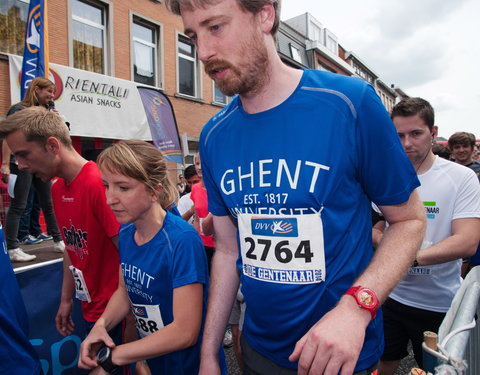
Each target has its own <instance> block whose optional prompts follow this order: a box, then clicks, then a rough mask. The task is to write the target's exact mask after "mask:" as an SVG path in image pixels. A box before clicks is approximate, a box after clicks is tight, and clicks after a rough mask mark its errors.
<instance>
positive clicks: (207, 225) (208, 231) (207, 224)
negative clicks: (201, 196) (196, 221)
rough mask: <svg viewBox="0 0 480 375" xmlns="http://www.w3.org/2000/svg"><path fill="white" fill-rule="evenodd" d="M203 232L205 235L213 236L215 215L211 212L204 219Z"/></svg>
mask: <svg viewBox="0 0 480 375" xmlns="http://www.w3.org/2000/svg"><path fill="white" fill-rule="evenodd" d="M202 233H203V234H204V235H205V236H212V235H213V233H214V230H213V215H212V214H211V213H210V212H209V213H208V215H207V217H206V218H205V219H203V220H202Z"/></svg>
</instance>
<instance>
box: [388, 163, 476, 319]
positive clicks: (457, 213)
mask: <svg viewBox="0 0 480 375" xmlns="http://www.w3.org/2000/svg"><path fill="white" fill-rule="evenodd" d="M418 177H419V179H420V182H421V186H420V187H419V188H418V189H417V190H418V192H419V194H420V199H421V200H422V202H423V204H424V206H425V214H426V216H427V231H426V233H425V237H424V240H423V244H422V247H421V248H422V249H423V248H427V247H430V246H432V245H434V244H436V243H438V242H440V241H442V240H444V239H446V238H447V237H450V236H451V235H452V221H453V220H455V219H465V218H480V185H479V184H478V179H477V176H476V175H475V173H474V172H473V171H472V170H471V169H469V168H467V167H464V166H462V165H459V164H456V163H453V162H450V161H448V160H445V159H442V158H439V157H437V158H436V159H435V162H434V163H433V165H432V167H431V168H430V169H429V170H428V171H427V172H425V173H424V174H421V175H419V176H418ZM420 251H421V250H420ZM461 264H462V260H461V259H458V260H455V261H451V262H447V263H441V264H435V265H431V266H419V267H412V268H410V269H409V270H408V273H407V275H406V276H405V277H404V278H403V280H402V281H401V282H400V283H399V284H398V285H397V287H396V288H395V289H394V290H393V292H392V293H391V294H390V297H391V298H393V299H394V300H396V301H398V302H400V303H403V304H404V305H408V306H412V307H416V308H420V309H424V310H429V311H436V312H446V311H448V309H449V307H450V304H451V302H452V299H453V297H454V295H455V293H456V292H457V290H458V288H459V287H460V283H461V281H462V279H461V277H460V268H461Z"/></svg>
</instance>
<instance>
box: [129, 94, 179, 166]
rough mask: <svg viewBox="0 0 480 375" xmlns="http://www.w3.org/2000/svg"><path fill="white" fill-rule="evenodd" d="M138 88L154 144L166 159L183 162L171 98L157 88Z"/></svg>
mask: <svg viewBox="0 0 480 375" xmlns="http://www.w3.org/2000/svg"><path fill="white" fill-rule="evenodd" d="M137 88H138V92H139V93H140V98H141V99H142V103H143V108H144V109H145V113H146V115H147V121H148V125H149V127H150V132H151V133H152V139H153V143H154V145H155V146H156V147H157V148H158V149H159V150H160V151H162V153H163V156H164V157H165V159H167V160H169V161H173V162H176V163H178V164H183V158H182V149H181V147H180V138H179V136H178V129H177V122H176V120H175V114H174V112H173V108H172V104H171V103H170V100H168V98H167V97H166V96H165V95H164V94H162V93H161V92H160V91H158V90H156V89H153V88H149V87H137Z"/></svg>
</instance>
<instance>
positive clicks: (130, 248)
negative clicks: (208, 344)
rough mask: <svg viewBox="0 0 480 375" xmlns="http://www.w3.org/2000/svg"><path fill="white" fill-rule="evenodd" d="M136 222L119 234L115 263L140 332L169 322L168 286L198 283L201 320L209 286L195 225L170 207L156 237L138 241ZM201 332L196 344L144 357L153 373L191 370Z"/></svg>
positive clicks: (195, 363) (195, 365)
mask: <svg viewBox="0 0 480 375" xmlns="http://www.w3.org/2000/svg"><path fill="white" fill-rule="evenodd" d="M134 233H135V226H134V224H127V225H125V226H123V227H122V228H121V230H120V234H119V252H120V262H121V268H122V272H123V277H124V280H125V287H126V288H127V291H128V295H129V298H130V301H131V302H132V309H133V311H134V313H135V315H136V319H137V328H138V330H139V333H140V335H141V336H142V335H143V334H146V333H153V332H155V331H156V330H158V329H161V327H162V324H163V326H166V325H168V324H170V323H171V322H172V321H173V290H174V289H175V288H179V287H181V286H184V285H188V284H193V283H201V284H203V286H204V287H203V320H204V318H205V312H206V305H207V290H208V269H207V259H206V256H205V250H204V248H203V245H202V241H201V240H200V237H199V236H198V234H197V232H196V230H195V229H194V228H193V227H192V226H191V225H189V224H187V223H186V222H185V221H184V220H183V219H182V218H179V217H177V216H175V215H173V214H171V213H170V212H167V215H166V216H165V220H164V222H163V227H162V228H161V229H160V230H159V232H158V233H157V234H156V235H155V237H154V238H153V239H152V240H150V241H149V242H147V243H146V244H143V245H141V246H138V245H137V244H136V243H135V241H134V237H133V236H134ZM202 332H203V323H202V330H201V331H200V334H199V338H198V340H197V343H196V345H194V346H192V347H189V348H186V349H183V350H179V351H176V352H172V353H169V354H165V355H162V356H159V357H156V358H152V359H150V360H148V361H147V362H148V365H149V366H150V369H151V371H152V374H179V375H182V374H185V375H190V374H196V373H197V372H198V367H199V363H200V344H201V336H202Z"/></svg>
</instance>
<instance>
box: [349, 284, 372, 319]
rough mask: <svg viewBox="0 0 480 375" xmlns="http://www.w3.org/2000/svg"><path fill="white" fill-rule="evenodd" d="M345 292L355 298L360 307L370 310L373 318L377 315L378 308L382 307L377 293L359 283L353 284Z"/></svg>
mask: <svg viewBox="0 0 480 375" xmlns="http://www.w3.org/2000/svg"><path fill="white" fill-rule="evenodd" d="M345 294H348V295H349V296H352V297H353V298H355V300H356V301H357V303H358V307H360V308H362V309H364V310H367V311H370V314H372V319H374V318H375V316H376V315H377V310H378V308H379V307H380V303H379V302H378V298H377V295H376V294H375V292H374V291H373V290H371V289H368V288H364V287H363V286H360V285H357V286H352V287H351V288H350V289H348V290H347V291H346V292H345Z"/></svg>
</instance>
